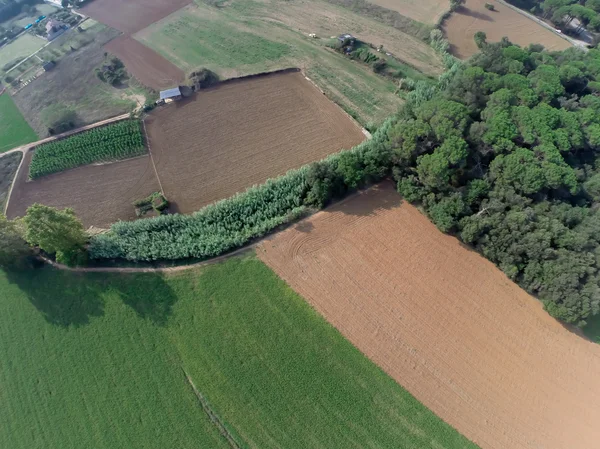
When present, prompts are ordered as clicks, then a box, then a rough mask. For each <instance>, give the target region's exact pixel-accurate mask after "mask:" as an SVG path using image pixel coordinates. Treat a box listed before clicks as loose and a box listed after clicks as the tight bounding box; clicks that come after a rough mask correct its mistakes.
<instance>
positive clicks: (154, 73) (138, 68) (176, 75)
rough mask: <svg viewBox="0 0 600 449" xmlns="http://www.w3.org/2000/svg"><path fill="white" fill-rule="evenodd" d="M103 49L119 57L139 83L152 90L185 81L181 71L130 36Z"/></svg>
mask: <svg viewBox="0 0 600 449" xmlns="http://www.w3.org/2000/svg"><path fill="white" fill-rule="evenodd" d="M104 48H105V49H106V50H107V51H109V52H110V53H112V54H114V55H116V56H117V57H119V58H120V59H121V60H122V61H123V62H124V63H125V65H126V66H127V70H128V71H129V73H131V74H132V75H133V76H134V77H135V78H136V79H137V80H138V81H139V82H141V83H142V84H144V85H145V86H148V87H151V88H152V89H155V90H161V89H166V88H169V87H173V86H177V85H179V84H181V83H182V82H183V80H184V79H185V74H184V73H183V70H181V69H179V68H178V67H177V66H175V65H174V64H172V63H171V62H169V61H167V60H166V59H165V58H163V57H162V56H161V55H159V54H158V53H156V52H155V51H154V50H151V49H150V48H148V47H146V46H145V45H144V44H142V43H140V42H138V41H136V40H135V39H133V38H132V37H130V36H127V35H123V36H119V37H118V38H116V39H113V40H112V41H110V42H109V43H108V44H106V45H105V46H104Z"/></svg>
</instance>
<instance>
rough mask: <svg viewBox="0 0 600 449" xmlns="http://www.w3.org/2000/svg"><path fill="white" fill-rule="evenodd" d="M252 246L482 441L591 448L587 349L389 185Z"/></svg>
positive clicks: (594, 385) (597, 397) (599, 367)
mask: <svg viewBox="0 0 600 449" xmlns="http://www.w3.org/2000/svg"><path fill="white" fill-rule="evenodd" d="M257 253H258V255H259V257H260V258H261V259H262V260H264V261H265V262H266V263H267V264H268V265H269V266H271V267H272V268H273V269H274V271H275V272H276V273H277V274H279V275H280V276H281V277H282V278H283V279H284V280H285V281H286V282H287V283H288V284H289V285H290V286H291V287H292V288H293V289H294V290H295V291H296V292H297V293H299V294H300V295H302V296H303V297H304V298H305V299H306V300H307V301H308V302H309V303H310V304H311V305H312V306H313V307H315V309H316V310H317V311H318V312H320V313H321V314H322V315H323V316H324V317H325V318H326V319H327V320H328V321H329V322H330V323H331V324H332V325H334V326H335V327H336V328H337V329H338V330H339V331H340V332H341V333H342V334H343V335H344V336H345V337H346V338H347V339H348V340H349V341H350V342H351V343H353V344H354V345H355V346H356V347H357V348H358V349H359V350H361V351H362V352H363V353H364V354H365V355H366V356H367V357H369V358H370V359H371V360H373V361H374V362H375V363H377V364H378V365H379V366H381V368H382V369H383V370H384V371H386V372H387V373H388V374H389V375H390V376H392V377H393V378H394V379H396V380H397V381H398V383H400V384H401V385H402V386H404V387H405V388H406V389H407V390H408V391H410V392H411V393H412V394H413V395H414V396H415V397H416V398H417V399H419V400H420V401H421V402H422V403H423V404H425V405H426V406H427V407H429V408H430V409H431V410H432V411H433V412H434V413H436V414H437V415H438V416H440V417H441V418H442V419H443V420H444V421H445V422H447V423H449V424H450V425H452V426H453V427H454V428H456V429H457V430H458V431H459V432H461V433H462V434H463V435H465V436H466V437H467V438H469V439H470V440H472V441H473V442H475V443H476V444H478V445H479V446H480V447H481V448H482V449H506V448H511V449H538V448H542V447H543V448H545V449H564V448H567V447H568V448H571V449H586V448H590V447H595V446H596V445H597V441H598V425H597V423H598V419H600V383H599V382H598V373H599V372H600V346H598V345H596V344H594V343H592V342H589V341H587V340H585V339H583V338H581V337H580V336H578V335H576V334H574V333H572V332H570V331H569V330H567V329H566V328H565V327H563V326H562V325H561V324H560V323H559V322H557V321H555V320H554V319H553V318H551V317H550V316H549V315H548V314H547V313H546V312H545V311H544V310H543V309H542V306H541V304H540V302H539V301H537V300H535V299H534V298H533V297H531V296H529V295H528V294H527V293H526V292H525V291H523V290H522V289H520V288H519V287H518V286H517V285H516V284H514V283H513V282H511V281H510V280H509V279H508V278H507V277H506V276H505V275H504V274H503V273H502V272H501V271H500V270H499V269H498V268H497V267H496V266H494V265H493V264H492V263H491V262H489V261H487V260H485V259H484V258H483V257H481V256H480V255H479V254H477V253H476V252H474V251H470V250H469V249H467V248H466V247H464V246H462V245H461V244H460V243H459V241H458V240H457V239H456V238H454V237H452V236H449V235H445V234H442V233H441V232H440V231H439V230H438V229H437V228H436V227H435V226H434V225H433V224H432V223H431V222H430V221H429V220H428V219H427V217H425V216H424V215H422V214H421V213H420V212H419V211H418V210H417V209H416V208H415V207H413V206H411V205H410V204H408V203H407V202H403V201H402V200H401V197H400V195H398V193H397V192H396V191H395V190H394V189H393V187H392V185H391V183H390V184H383V185H382V186H380V187H376V188H373V189H371V190H368V191H366V192H363V193H361V194H358V195H355V196H354V197H351V198H349V199H347V200H345V201H344V202H342V203H340V204H338V205H335V206H333V207H331V208H329V209H326V210H325V211H323V212H320V213H318V214H316V215H313V216H312V217H310V218H309V219H307V220H304V221H302V222H300V223H299V224H298V225H296V226H295V227H291V228H289V229H288V230H286V231H283V232H281V233H279V234H276V235H274V236H273V237H271V238H269V239H267V240H266V241H264V242H263V243H262V244H261V245H260V246H259V247H258V248H257ZM399 447H402V446H399Z"/></svg>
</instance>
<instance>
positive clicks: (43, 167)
mask: <svg viewBox="0 0 600 449" xmlns="http://www.w3.org/2000/svg"><path fill="white" fill-rule="evenodd" d="M145 151H146V149H145V147H144V139H143V137H142V130H141V125H140V122H139V121H137V120H124V121H121V122H117V123H114V124H111V125H107V126H103V127H101V128H95V129H92V130H89V131H85V132H82V133H80V134H76V135H74V136H72V137H68V138H66V139H62V140H57V141H54V142H50V143H46V144H43V145H40V146H39V147H37V148H36V150H35V153H34V154H33V158H32V159H31V164H30V166H29V177H30V178H31V179H35V178H39V177H40V176H45V175H49V174H51V173H57V172H61V171H64V170H67V169H69V168H75V167H79V166H81V165H87V164H91V163H94V162H108V161H112V160H118V159H126V158H128V157H132V156H137V155H140V154H143V153H144V152H145Z"/></svg>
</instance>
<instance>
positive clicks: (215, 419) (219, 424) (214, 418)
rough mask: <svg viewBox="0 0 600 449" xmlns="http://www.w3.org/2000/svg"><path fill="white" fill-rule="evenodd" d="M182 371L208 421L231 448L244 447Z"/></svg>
mask: <svg viewBox="0 0 600 449" xmlns="http://www.w3.org/2000/svg"><path fill="white" fill-rule="evenodd" d="M182 369H183V368H182ZM183 373H184V374H185V378H186V380H187V381H188V384H189V385H190V387H191V388H192V391H193V392H194V394H195V395H196V397H197V398H198V402H200V405H201V406H202V409H203V410H204V412H205V413H206V414H207V415H208V419H210V422H212V423H213V424H214V426H215V427H216V428H217V429H219V433H220V434H221V435H222V436H223V438H225V439H226V440H227V443H229V446H231V449H242V448H243V447H245V445H244V446H242V445H240V444H239V443H238V442H237V441H236V440H235V437H234V436H233V435H232V434H231V432H229V430H228V429H227V426H225V424H224V423H223V421H222V420H221V418H220V417H219V415H217V413H216V412H215V411H214V410H213V409H212V407H211V406H210V404H209V403H208V401H207V400H206V398H205V397H204V395H203V394H202V393H200V390H198V388H197V387H196V384H194V381H193V380H192V378H191V377H190V375H189V374H188V373H187V372H186V371H185V369H184V370H183Z"/></svg>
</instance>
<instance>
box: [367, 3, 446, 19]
mask: <svg viewBox="0 0 600 449" xmlns="http://www.w3.org/2000/svg"><path fill="white" fill-rule="evenodd" d="M369 2H370V3H374V4H375V5H379V6H382V7H384V8H387V9H391V10H392V11H397V12H399V13H400V14H402V15H403V16H406V17H410V18H411V19H414V20H417V21H419V22H423V23H437V21H438V19H439V18H440V17H441V15H442V14H444V12H446V11H448V9H450V2H449V1H448V0H423V1H418V0H369Z"/></svg>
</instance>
